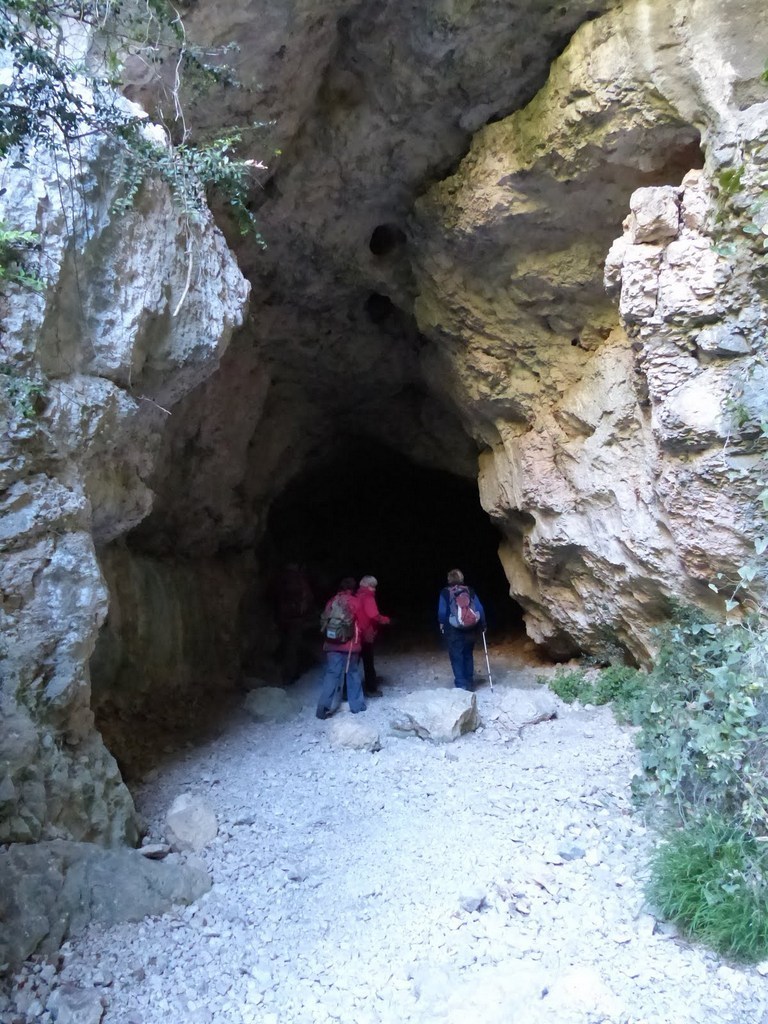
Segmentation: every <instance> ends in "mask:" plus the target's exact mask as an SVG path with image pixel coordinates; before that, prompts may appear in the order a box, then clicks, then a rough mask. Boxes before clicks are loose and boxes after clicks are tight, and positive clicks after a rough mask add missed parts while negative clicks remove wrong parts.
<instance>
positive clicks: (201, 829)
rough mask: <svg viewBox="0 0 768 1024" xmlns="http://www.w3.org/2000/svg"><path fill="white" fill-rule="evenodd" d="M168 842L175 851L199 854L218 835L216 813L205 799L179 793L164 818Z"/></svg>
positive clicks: (192, 794)
mask: <svg viewBox="0 0 768 1024" xmlns="http://www.w3.org/2000/svg"><path fill="white" fill-rule="evenodd" d="M165 825H166V833H167V836H168V842H169V843H170V844H171V846H172V847H173V848H174V849H175V850H193V851H194V852H195V853H199V852H200V851H201V850H204V849H205V847H206V846H208V844H209V843H212V842H213V840H214V839H215V838H216V836H217V835H218V833H219V825H218V822H217V821H216V812H215V811H214V809H213V808H212V807H211V805H210V804H209V803H208V801H207V800H206V799H204V797H202V796H197V795H196V794H194V793H181V794H179V796H177V797H176V799H175V800H174V801H173V803H172V804H171V806H170V809H169V811H168V814H167V815H166V817H165Z"/></svg>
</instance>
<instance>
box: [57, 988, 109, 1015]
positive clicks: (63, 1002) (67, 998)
mask: <svg viewBox="0 0 768 1024" xmlns="http://www.w3.org/2000/svg"><path fill="white" fill-rule="evenodd" d="M46 1009H47V1010H48V1011H49V1013H51V1014H52V1016H53V1019H54V1020H55V1021H56V1024H100V1021H101V1018H102V1017H103V1016H104V1004H103V1003H102V1001H101V996H100V995H99V993H98V992H97V991H96V989H94V988H78V987H77V986H76V985H62V986H61V988H57V989H54V991H53V992H52V993H51V995H50V997H49V999H48V1003H47V1005H46Z"/></svg>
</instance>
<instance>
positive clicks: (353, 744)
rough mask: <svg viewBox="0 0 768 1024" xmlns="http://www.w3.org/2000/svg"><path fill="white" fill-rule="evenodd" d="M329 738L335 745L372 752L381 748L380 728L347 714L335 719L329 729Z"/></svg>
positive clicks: (332, 744)
mask: <svg viewBox="0 0 768 1024" xmlns="http://www.w3.org/2000/svg"><path fill="white" fill-rule="evenodd" d="M328 740H329V741H330V744H331V746H333V747H346V748H347V749H349V750H369V751H370V752H371V753H374V752H375V751H377V750H381V737H380V736H379V733H378V730H377V729H375V728H374V727H373V726H372V725H367V724H366V723H365V722H360V721H358V720H357V719H356V718H352V717H351V716H347V715H344V716H342V717H337V718H335V719H334V720H333V722H332V723H331V727H330V729H329V730H328Z"/></svg>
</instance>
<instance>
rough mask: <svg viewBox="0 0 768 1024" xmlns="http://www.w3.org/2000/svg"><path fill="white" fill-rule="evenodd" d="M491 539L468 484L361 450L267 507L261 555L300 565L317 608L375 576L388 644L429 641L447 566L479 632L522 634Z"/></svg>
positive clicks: (374, 448) (379, 451)
mask: <svg viewBox="0 0 768 1024" xmlns="http://www.w3.org/2000/svg"><path fill="white" fill-rule="evenodd" d="M499 541H500V535H499V533H498V532H497V531H496V529H495V528H494V527H493V525H492V524H491V522H490V520H489V519H488V516H487V515H486V513H485V512H484V511H483V509H482V507H481V506H480V500H479V497H478V492H477V483H476V482H475V481H474V480H466V479H464V478H462V477H460V476H455V475H453V474H451V473H448V472H445V471H443V470H438V469H429V468H425V467H423V466H418V465H415V464H414V463H412V462H410V461H409V460H408V459H407V458H405V457H404V456H403V455H400V454H397V453H395V452H392V451H390V450H389V449H387V448H385V447H383V446H379V445H373V444H361V445H360V446H352V447H348V448H346V449H343V450H339V451H337V452H336V453H335V454H334V456H333V458H332V460H331V461H329V462H328V463H327V464H326V465H325V466H324V467H322V468H314V467H313V469H312V470H310V471H307V472H305V473H303V474H302V475H301V476H300V477H298V478H297V479H296V480H295V481H294V482H293V483H292V484H290V485H289V486H288V488H287V489H286V490H285V492H284V493H283V494H282V496H281V497H280V498H279V499H278V500H277V501H276V502H275V503H274V504H273V506H272V509H271V512H270V516H269V522H268V527H267V533H266V536H265V540H264V551H265V555H266V558H267V560H268V561H271V562H272V563H273V566H274V568H275V569H277V567H278V566H279V565H280V564H281V563H282V564H284V563H286V562H290V561H298V562H301V563H303V564H304V565H305V567H306V569H307V573H308V576H309V578H310V581H311V583H312V586H313V589H314V592H315V596H316V598H317V599H318V601H319V602H321V603H322V602H324V601H325V600H326V599H327V598H328V597H329V596H331V595H332V594H333V591H334V587H335V585H336V584H337V583H338V581H339V580H340V579H341V578H342V577H344V576H348V575H351V576H354V577H355V578H356V579H358V580H359V579H360V577H361V576H363V575H365V574H371V575H373V576H376V577H377V579H378V581H379V588H378V600H379V607H380V610H381V611H382V612H383V613H384V614H389V615H391V616H392V617H393V618H395V620H396V622H397V629H395V630H393V631H392V633H391V637H390V640H391V642H393V643H394V642H396V641H397V636H398V634H399V636H400V637H403V638H409V639H411V638H413V636H414V634H419V633H421V634H422V635H425V636H426V634H427V633H430V634H432V635H434V633H435V629H436V608H437V599H438V595H439V591H440V589H441V587H443V586H445V575H446V572H447V571H448V570H449V569H452V568H460V569H462V570H463V572H464V574H465V576H466V579H467V582H468V583H470V584H471V585H472V586H473V587H475V589H476V590H477V591H478V594H479V595H480V597H481V599H482V601H483V603H484V605H485V606H486V611H487V614H488V626H489V631H491V632H493V633H494V634H495V635H497V636H498V635H501V634H504V633H512V632H517V633H522V632H523V626H522V613H521V610H520V607H519V606H518V605H517V604H516V602H515V601H513V600H512V598H510V596H509V585H508V583H507V579H506V577H505V575H504V571H503V569H502V567H501V563H500V561H499V557H498V554H497V549H498V545H499Z"/></svg>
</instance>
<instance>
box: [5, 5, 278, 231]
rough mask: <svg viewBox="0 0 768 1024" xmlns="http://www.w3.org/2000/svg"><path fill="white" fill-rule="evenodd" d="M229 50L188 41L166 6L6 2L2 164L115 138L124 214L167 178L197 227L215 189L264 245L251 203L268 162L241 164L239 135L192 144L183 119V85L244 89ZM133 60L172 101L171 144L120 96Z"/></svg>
mask: <svg viewBox="0 0 768 1024" xmlns="http://www.w3.org/2000/svg"><path fill="white" fill-rule="evenodd" d="M230 49H231V46H230V47H224V48H223V49H222V50H216V51H203V50H201V49H200V48H199V47H195V46H193V45H191V44H189V43H188V41H187V38H186V31H185V28H184V24H183V21H182V19H181V16H180V14H179V12H178V11H177V9H176V8H175V7H174V6H173V4H172V3H170V2H168V0H90V2H86V0H2V2H1V3H0V50H3V51H5V53H6V54H7V55H8V57H9V59H10V67H9V68H8V69H7V70H6V75H5V76H4V77H3V73H2V70H0V157H9V156H10V157H11V158H12V159H13V161H14V164H15V165H16V166H19V165H21V166H24V165H25V164H26V163H27V162H28V159H29V154H30V151H32V150H34V149H35V148H40V147H42V148H45V149H48V150H51V151H54V152H57V151H61V150H65V151H66V152H70V150H71V149H72V148H73V147H75V146H76V145H77V144H78V143H79V142H81V141H82V140H84V139H86V138H88V137H89V136H92V135H95V134H101V135H104V136H107V137H108V138H111V139H112V140H114V141H116V142H117V143H118V145H119V146H120V148H121V149H122V151H123V156H124V159H123V166H124V175H125V180H124V185H125V187H124V189H123V194H122V197H121V199H120V200H119V201H118V203H117V204H116V207H115V209H116V210H117V211H118V212H120V211H125V210H126V209H127V208H128V207H129V206H130V204H131V202H132V201H133V200H134V199H135V197H136V195H137V193H138V191H139V189H140V187H141V184H142V182H143V181H144V180H145V178H147V177H152V176H154V177H159V178H161V179H162V180H163V181H165V182H166V183H167V185H168V186H169V188H170V190H171V193H172V195H173V197H174V200H175V201H176V202H177V204H178V205H179V206H180V207H181V208H182V209H183V210H184V212H185V214H186V215H187V216H188V217H189V221H190V223H191V224H193V223H196V222H197V221H198V220H199V218H200V216H201V214H202V212H203V210H204V209H205V207H206V205H207V198H208V195H209V192H210V191H211V190H215V191H217V192H219V193H221V195H222V196H223V197H224V200H225V204H226V206H227V207H228V208H229V210H230V212H231V213H232V214H233V216H234V218H235V221H236V223H237V225H238V227H239V229H240V231H241V232H242V233H247V232H253V233H254V234H255V236H256V238H257V241H259V243H260V244H262V245H263V239H261V236H260V235H259V233H258V231H257V229H256V224H255V220H254V217H253V214H252V212H251V210H250V208H249V205H248V197H249V192H250V189H251V186H252V180H253V175H254V171H255V169H263V167H264V165H263V164H261V163H260V162H258V161H250V160H242V159H238V158H237V157H236V149H237V147H238V145H239V144H240V143H241V142H242V139H241V135H240V133H237V132H230V133H229V134H225V135H224V136H222V137H220V138H216V139H214V140H212V141H210V142H208V143H206V144H204V145H194V144H193V143H192V141H191V138H190V134H191V133H190V131H189V129H188V127H187V125H186V122H185V119H184V110H183V104H182V101H181V94H182V87H183V86H184V87H185V88H188V89H193V90H198V91H200V90H202V89H205V88H207V87H209V86H211V85H213V84H219V85H229V86H233V85H235V84H236V83H235V80H234V77H233V75H232V73H231V71H230V69H229V68H228V67H227V65H226V64H224V63H222V62H221V56H222V54H223V53H225V52H226V51H227V50H230ZM128 58H135V59H138V60H139V61H141V62H142V63H143V64H144V65H145V66H146V67H148V68H150V69H151V70H152V74H153V81H154V82H155V84H156V85H157V86H159V87H161V88H162V89H163V90H164V91H165V92H166V95H169V96H170V99H171V102H172V107H173V126H172V128H170V129H168V128H167V129H166V135H167V139H168V142H167V145H160V144H158V143H157V142H154V141H152V140H151V139H150V138H148V135H147V133H146V131H145V125H146V121H145V119H144V117H143V116H139V115H137V114H136V113H135V112H134V110H133V108H132V107H131V106H130V105H128V104H127V103H126V102H125V101H124V100H123V99H122V98H121V97H120V96H119V94H118V92H117V91H116V90H118V89H119V87H120V74H121V71H122V67H123V64H124V62H125V60H127V59H128ZM8 72H10V74H8ZM4 79H7V81H6V80H4ZM173 141H175V142H176V143H177V145H175V146H174V145H172V142H173Z"/></svg>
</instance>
